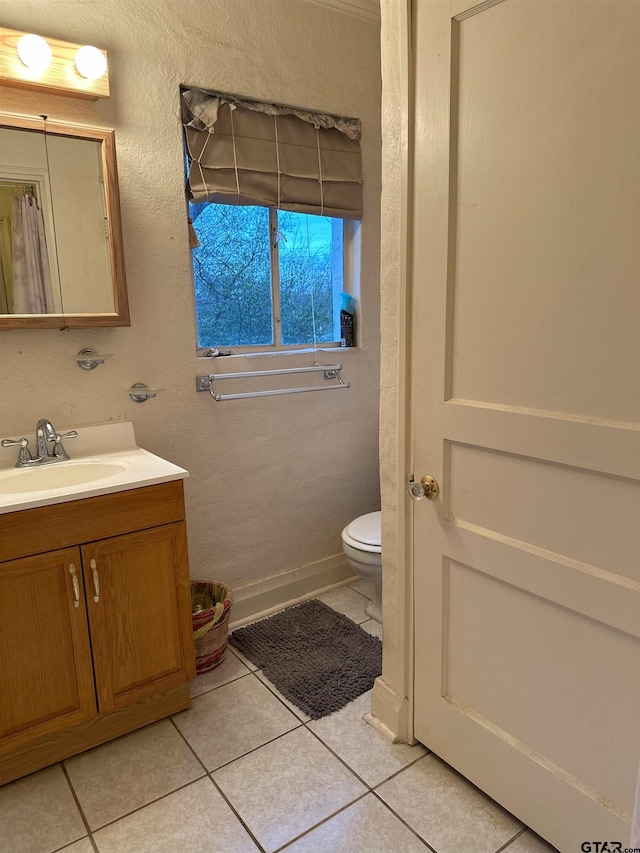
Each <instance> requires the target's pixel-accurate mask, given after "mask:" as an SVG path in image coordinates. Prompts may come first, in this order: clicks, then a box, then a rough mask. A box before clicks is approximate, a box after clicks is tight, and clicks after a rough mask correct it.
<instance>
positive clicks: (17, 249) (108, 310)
mask: <svg viewBox="0 0 640 853" xmlns="http://www.w3.org/2000/svg"><path fill="white" fill-rule="evenodd" d="M128 325H130V322H129V305H128V300H127V286H126V279H125V269H124V255H123V245H122V222H121V216H120V196H119V191H118V174H117V167H116V153H115V134H114V131H113V130H110V129H105V128H94V127H83V126H79V125H72V124H63V123H60V122H50V121H48V120H46V121H45V120H43V119H35V118H34V119H31V118H26V117H25V118H23V117H16V116H7V115H1V114H0V330H2V329H64V328H87V327H92V326H128Z"/></svg>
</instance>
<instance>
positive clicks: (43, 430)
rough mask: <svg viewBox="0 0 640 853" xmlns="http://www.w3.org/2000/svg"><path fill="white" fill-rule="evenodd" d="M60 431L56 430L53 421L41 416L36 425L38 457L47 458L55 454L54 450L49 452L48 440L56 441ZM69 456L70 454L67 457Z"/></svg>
mask: <svg viewBox="0 0 640 853" xmlns="http://www.w3.org/2000/svg"><path fill="white" fill-rule="evenodd" d="M57 436H58V433H57V432H56V431H55V429H54V426H53V424H52V423H51V421H48V420H47V419H46V418H40V420H39V421H38V423H37V425H36V453H37V456H38V459H47V458H48V457H51V456H54V455H55V454H54V452H51V453H49V448H48V447H47V442H52V443H55V442H56V440H57ZM66 458H67V459H68V458H69V457H68V456H67V457H66Z"/></svg>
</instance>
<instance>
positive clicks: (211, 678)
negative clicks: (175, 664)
mask: <svg viewBox="0 0 640 853" xmlns="http://www.w3.org/2000/svg"><path fill="white" fill-rule="evenodd" d="M250 672H251V670H250V669H249V668H248V667H246V666H245V665H244V664H243V663H242V661H240V659H239V658H237V657H236V656H235V655H233V654H231V652H230V651H229V649H227V654H226V657H225V659H224V660H223V661H222V663H221V664H220V665H219V666H217V667H216V668H215V669H212V670H210V671H209V672H203V673H202V675H198V676H196V677H195V678H194V679H193V681H191V682H190V684H189V692H190V693H191V698H192V699H193V697H194V696H200V695H202V693H208V692H209V690H214V689H215V688H216V687H221V686H222V685H223V684H228V683H229V682H230V681H235V680H236V678H242V676H243V675H249V673H250Z"/></svg>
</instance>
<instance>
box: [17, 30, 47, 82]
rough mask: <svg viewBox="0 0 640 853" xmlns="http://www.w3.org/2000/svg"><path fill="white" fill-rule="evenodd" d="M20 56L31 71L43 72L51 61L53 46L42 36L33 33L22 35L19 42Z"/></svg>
mask: <svg viewBox="0 0 640 853" xmlns="http://www.w3.org/2000/svg"><path fill="white" fill-rule="evenodd" d="M18 56H19V57H20V61H21V62H22V64H23V65H26V66H27V68H29V69H30V70H31V71H34V72H35V73H37V74H41V73H42V72H43V71H46V69H47V68H48V66H49V63H50V62H51V48H50V47H49V45H48V44H47V43H46V41H45V40H44V39H43V38H42V36H36V35H34V34H33V33H29V34H28V35H26V36H22V38H21V39H20V41H19V42H18Z"/></svg>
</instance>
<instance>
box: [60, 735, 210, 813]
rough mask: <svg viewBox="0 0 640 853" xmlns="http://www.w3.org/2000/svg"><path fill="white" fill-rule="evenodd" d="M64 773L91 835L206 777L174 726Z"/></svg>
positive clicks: (120, 742) (107, 747) (94, 754)
mask: <svg viewBox="0 0 640 853" xmlns="http://www.w3.org/2000/svg"><path fill="white" fill-rule="evenodd" d="M65 767H66V768H67V773H68V774H69V779H70V780H71V784H72V785H73V789H74V791H75V792H76V796H77V797H78V801H79V802H80V806H81V808H82V810H83V812H84V815H85V817H86V819H87V822H88V824H89V826H90V827H91V829H97V828H98V827H99V826H104V825H105V824H106V823H110V822H111V821H112V820H116V818H119V817H122V816H123V815H125V814H128V813H129V812H131V811H133V810H134V809H137V808H140V806H144V805H146V804H147V803H150V802H151V801H152V800H155V799H157V798H158V797H162V796H164V795H165V794H168V793H169V792H170V791H174V790H175V789H176V788H179V787H181V786H182V785H186V784H187V782H192V781H193V780H194V779H197V778H198V777H199V776H203V775H204V772H205V771H204V770H203V768H202V765H201V764H200V762H199V761H198V760H197V759H196V758H195V756H194V755H193V753H192V752H191V750H190V749H189V747H188V746H187V745H186V743H185V742H184V740H183V739H182V738H181V737H180V735H179V734H178V732H177V731H176V730H175V728H174V727H173V726H172V725H171V723H170V721H169V720H162V721H161V722H159V723H155V724H154V725H152V726H147V728H144V729H140V730H139V731H137V732H133V733H132V734H130V735H125V736H124V737H121V738H118V739H117V740H114V741H111V742H110V743H105V744H104V745H103V746H98V747H96V748H95V749H91V750H89V751H88V752H84V753H82V754H81V755H76V756H75V757H74V758H70V759H68V760H67V761H66V762H65Z"/></svg>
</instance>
